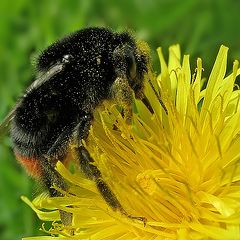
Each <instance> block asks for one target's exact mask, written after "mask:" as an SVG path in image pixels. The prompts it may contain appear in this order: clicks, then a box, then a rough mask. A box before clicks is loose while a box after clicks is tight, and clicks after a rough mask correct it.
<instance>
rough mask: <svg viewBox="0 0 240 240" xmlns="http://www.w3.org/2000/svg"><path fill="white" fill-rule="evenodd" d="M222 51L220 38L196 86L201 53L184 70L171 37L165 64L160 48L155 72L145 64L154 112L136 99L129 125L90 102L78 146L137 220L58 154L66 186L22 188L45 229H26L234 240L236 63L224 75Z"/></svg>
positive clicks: (237, 214) (238, 179)
mask: <svg viewBox="0 0 240 240" xmlns="http://www.w3.org/2000/svg"><path fill="white" fill-rule="evenodd" d="M227 51H228V49H227V48H226V47H224V46H221V48H220V50H219V53H218V56H217V59H216V61H215V64H214V66H213V69H212V72H211V74H210V76H209V78H208V80H207V86H206V88H203V85H204V82H205V81H204V79H203V78H202V71H203V68H202V61H201V59H198V60H197V67H196V69H195V71H194V72H191V70H190V64H189V56H188V55H186V56H184V57H183V61H182V63H181V60H180V59H181V58H180V48H179V46H178V45H175V46H172V47H170V49H169V61H168V64H167V63H166V61H165V60H164V57H163V54H162V50H161V48H159V49H158V54H159V58H160V62H161V74H160V75H159V76H158V77H157V78H155V77H154V75H153V74H151V73H150V74H149V75H148V76H147V77H148V79H150V80H148V79H146V89H145V93H146V96H147V97H148V99H149V102H150V104H151V107H152V109H153V110H154V113H153V114H152V113H151V112H150V111H149V110H148V109H147V108H146V107H145V105H144V104H143V103H142V102H141V101H139V100H136V101H135V106H134V113H133V119H132V120H133V121H132V125H131V126H129V125H127V124H126V123H125V121H124V119H123V118H122V116H121V114H120V113H119V111H118V110H117V108H116V106H115V105H109V104H106V105H105V108H104V109H101V110H98V111H96V112H95V121H94V124H93V127H92V128H91V130H90V136H89V138H88V142H87V143H86V146H87V148H88V150H89V152H90V153H91V155H92V157H93V158H94V159H95V161H96V165H97V166H98V168H99V169H100V170H101V172H102V175H103V178H104V180H105V181H106V182H107V183H108V184H109V186H110V187H111V189H112V190H113V192H114V193H115V194H116V196H117V198H118V199H119V201H120V202H121V204H122V206H123V207H124V209H125V210H126V211H127V212H128V213H130V214H132V215H136V216H143V217H145V218H146V219H147V224H146V226H144V224H143V223H142V222H141V221H137V220H133V219H130V218H127V217H126V216H123V215H122V214H121V213H119V212H114V211H113V210H112V209H111V208H110V207H109V206H107V204H106V202H105V201H104V200H103V198H102V197H101V195H100V194H99V193H98V191H97V189H96V187H95V184H94V182H92V181H90V180H87V179H85V178H84V177H83V176H82V175H81V173H80V172H78V171H75V173H71V172H69V171H68V170H67V169H66V168H65V167H64V166H63V165H62V164H60V163H59V164H58V165H57V169H58V171H59V172H60V173H61V175H62V176H63V177H64V178H65V179H66V181H67V182H68V183H69V186H70V188H69V190H68V192H67V193H65V196H64V197H57V198H49V197H47V196H46V195H44V194H42V195H40V196H39V197H37V198H36V199H35V200H34V201H33V202H32V203H31V202H30V201H29V200H27V199H26V198H23V199H24V201H26V202H27V203H28V204H29V205H30V206H31V207H32V208H33V209H34V211H35V212H36V213H37V215H38V216H39V218H40V219H42V220H44V221H52V227H51V228H50V229H48V230H45V231H46V232H48V233H50V234H51V236H48V237H47V236H46V237H37V238H26V239H28V240H33V239H39V240H41V239H45V240H46V239H49V240H50V239H51V240H52V239H64V240H65V239H69V240H70V239H91V240H110V239H115V240H130V239H134V240H136V239H141V240H143V239H152V240H153V239H154V240H162V239H165V240H171V239H178V240H185V239H193V240H200V239H222V240H227V239H229V240H234V239H235V240H237V239H238V240H239V239H240V137H239V136H240V124H239V123H240V104H239V99H240V97H239V94H240V90H238V89H237V87H235V85H234V82H235V79H236V76H237V75H239V74H240V69H238V62H237V61H235V62H234V64H233V71H232V73H231V74H229V75H227V76H226V65H227ZM149 81H151V84H153V85H154V88H155V90H156V91H155V92H154V91H153V89H152V88H151V87H150V85H149ZM235 88H236V89H235ZM159 89H161V99H162V100H163V102H164V103H165V105H166V108H167V113H166V111H165V110H164V109H163V107H161V105H160V104H159V100H158V97H157V94H160V90H159ZM156 92H157V94H156ZM59 209H60V210H64V211H66V212H69V213H71V214H72V216H73V218H72V224H71V225H68V226H64V225H63V224H61V222H60V216H59V212H58V210H59Z"/></svg>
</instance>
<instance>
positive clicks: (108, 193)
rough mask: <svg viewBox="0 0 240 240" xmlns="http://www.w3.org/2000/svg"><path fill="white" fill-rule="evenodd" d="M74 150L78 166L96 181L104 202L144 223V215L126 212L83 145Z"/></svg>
mask: <svg viewBox="0 0 240 240" xmlns="http://www.w3.org/2000/svg"><path fill="white" fill-rule="evenodd" d="M75 150H76V155H77V156H78V158H79V162H80V167H81V170H82V172H83V173H84V174H85V176H86V177H87V178H89V179H91V180H93V181H94V182H95V183H96V186H97V189H98V191H99V192H100V194H101V195H102V197H103V198H104V200H105V201H106V203H107V204H108V205H109V206H110V207H111V208H112V209H113V210H115V211H116V210H118V211H120V212H121V213H122V214H123V215H125V216H127V217H129V218H131V219H136V220H140V221H142V222H143V223H144V225H145V224H146V218H145V217H139V216H133V215H131V214H128V213H127V212H126V211H125V209H124V208H123V207H122V205H121V204H120V202H119V201H118V199H117V197H116V196H115V194H114V193H113V192H112V190H111V189H110V187H109V186H108V184H107V183H106V182H105V181H104V180H103V178H102V174H101V172H100V170H99V169H98V168H97V167H96V166H95V165H94V160H93V159H92V158H91V156H90V154H89V152H88V151H87V149H86V148H85V147H84V146H79V147H78V148H77V149H75Z"/></svg>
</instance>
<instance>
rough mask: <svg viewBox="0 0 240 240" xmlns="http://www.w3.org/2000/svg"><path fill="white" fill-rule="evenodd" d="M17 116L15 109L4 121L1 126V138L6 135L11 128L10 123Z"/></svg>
mask: <svg viewBox="0 0 240 240" xmlns="http://www.w3.org/2000/svg"><path fill="white" fill-rule="evenodd" d="M14 115H15V107H14V108H13V109H12V110H11V111H10V112H9V113H8V115H7V116H6V117H5V118H4V119H3V121H2V122H1V124H0V137H1V136H2V135H4V134H5V133H6V132H7V130H8V127H9V124H10V122H11V121H12V119H13V118H14Z"/></svg>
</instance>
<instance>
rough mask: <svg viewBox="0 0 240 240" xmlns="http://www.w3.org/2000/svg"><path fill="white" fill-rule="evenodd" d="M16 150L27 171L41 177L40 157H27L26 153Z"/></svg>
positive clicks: (19, 160) (33, 175)
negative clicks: (22, 153)
mask: <svg viewBox="0 0 240 240" xmlns="http://www.w3.org/2000/svg"><path fill="white" fill-rule="evenodd" d="M14 152H15V156H16V159H17V160H18V162H19V163H20V164H21V165H22V166H23V167H24V168H25V170H26V172H27V173H28V174H29V175H30V176H31V177H34V178H37V179H39V178H40V177H41V176H42V167H41V162H40V159H37V158H36V157H34V156H32V157H26V156H24V155H21V153H18V152H17V151H16V150H15V151H14Z"/></svg>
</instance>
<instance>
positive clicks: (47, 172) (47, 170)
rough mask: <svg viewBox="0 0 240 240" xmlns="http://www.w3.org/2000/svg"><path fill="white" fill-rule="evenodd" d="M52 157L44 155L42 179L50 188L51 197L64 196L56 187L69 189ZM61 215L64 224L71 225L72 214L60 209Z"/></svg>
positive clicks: (64, 189)
mask: <svg viewBox="0 0 240 240" xmlns="http://www.w3.org/2000/svg"><path fill="white" fill-rule="evenodd" d="M50 160H51V159H49V158H45V157H43V158H42V159H41V164H42V177H41V181H42V183H43V184H44V185H45V187H46V188H47V189H48V191H49V193H50V196H51V197H62V196H63V194H62V193H61V192H60V191H58V190H57V189H55V188H54V187H56V188H58V189H61V190H63V191H66V190H67V189H68V186H67V184H66V183H65V181H64V179H63V178H62V176H61V175H60V174H59V173H58V172H57V171H56V170H55V166H54V165H53V164H52V163H51V162H50ZM59 212H60V217H61V220H62V222H63V224H64V225H71V223H72V214H71V213H69V212H65V211H63V210H60V211H59Z"/></svg>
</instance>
